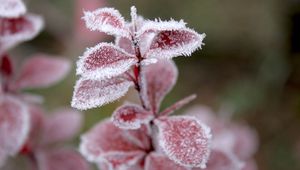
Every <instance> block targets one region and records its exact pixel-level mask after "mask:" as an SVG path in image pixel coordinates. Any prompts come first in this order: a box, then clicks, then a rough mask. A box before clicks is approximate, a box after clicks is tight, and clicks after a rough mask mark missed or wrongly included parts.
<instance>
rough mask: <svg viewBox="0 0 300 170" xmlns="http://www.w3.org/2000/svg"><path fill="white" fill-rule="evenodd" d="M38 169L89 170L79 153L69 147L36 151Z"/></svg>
mask: <svg viewBox="0 0 300 170" xmlns="http://www.w3.org/2000/svg"><path fill="white" fill-rule="evenodd" d="M36 157H37V164H38V167H39V170H54V169H55V170H89V169H90V168H89V166H88V164H87V162H86V161H85V160H84V158H83V157H81V155H80V154H79V153H77V152H76V151H73V150H69V149H56V150H43V151H40V152H38V153H37V156H36Z"/></svg>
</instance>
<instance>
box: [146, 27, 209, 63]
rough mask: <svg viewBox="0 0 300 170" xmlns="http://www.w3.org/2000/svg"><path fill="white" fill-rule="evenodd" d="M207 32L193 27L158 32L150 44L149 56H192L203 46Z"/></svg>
mask: <svg viewBox="0 0 300 170" xmlns="http://www.w3.org/2000/svg"><path fill="white" fill-rule="evenodd" d="M204 37H205V34H198V33H197V32H195V31H194V30H192V29H189V28H183V29H166V30H163V31H160V32H158V33H157V35H156V36H155V37H154V38H153V41H152V43H151V45H150V51H149V52H148V58H149V57H155V58H173V57H177V56H180V55H184V56H190V55H191V53H192V52H194V51H195V50H197V49H198V48H201V45H202V44H203V43H202V41H203V39H204Z"/></svg>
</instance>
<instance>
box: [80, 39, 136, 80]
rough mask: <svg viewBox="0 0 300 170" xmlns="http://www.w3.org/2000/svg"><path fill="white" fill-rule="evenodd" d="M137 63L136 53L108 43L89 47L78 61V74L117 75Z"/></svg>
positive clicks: (99, 76)
mask: <svg viewBox="0 0 300 170" xmlns="http://www.w3.org/2000/svg"><path fill="white" fill-rule="evenodd" d="M136 63H137V58H136V57H135V56H134V55H131V54H128V53H127V52H125V51H124V50H122V49H121V48H119V47H117V46H115V45H113V44H108V43H100V44H98V45H96V46H95V47H93V48H90V49H88V50H87V51H86V52H85V53H84V54H83V56H82V57H80V59H79V61H78V62H77V70H76V71H77V74H78V75H81V76H83V77H86V78H89V79H104V78H111V77H112V76H117V75H120V74H122V73H124V72H125V71H127V70H128V69H129V68H130V67H131V66H133V65H135V64H136Z"/></svg>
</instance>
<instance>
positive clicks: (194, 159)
mask: <svg viewBox="0 0 300 170" xmlns="http://www.w3.org/2000/svg"><path fill="white" fill-rule="evenodd" d="M154 123H155V124H156V125H157V126H158V129H159V135H158V141H159V142H160V143H159V144H160V146H161V147H162V149H163V150H164V151H165V153H166V155H167V156H168V157H169V158H170V159H171V160H173V161H175V162H176V163H178V164H180V165H183V166H187V167H201V168H205V167H206V162H207V161H208V157H209V154H210V140H211V134H210V129H209V128H208V127H207V126H206V125H204V124H202V123H201V122H199V121H198V120H197V119H195V118H193V117H187V116H173V117H169V118H167V117H161V118H159V119H156V120H155V121H154Z"/></svg>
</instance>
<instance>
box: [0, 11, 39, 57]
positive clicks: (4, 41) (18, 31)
mask: <svg viewBox="0 0 300 170" xmlns="http://www.w3.org/2000/svg"><path fill="white" fill-rule="evenodd" d="M43 25H44V22H43V19H42V18H41V17H40V16H38V15H33V14H27V15H25V16H22V17H20V18H11V19H7V18H0V54H1V53H3V52H5V51H7V50H9V49H10V48H12V47H14V46H15V45H17V44H19V43H21V42H23V41H28V40H31V39H32V38H34V37H35V36H36V35H37V34H38V33H39V32H40V31H41V29H42V27H43Z"/></svg>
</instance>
